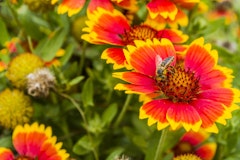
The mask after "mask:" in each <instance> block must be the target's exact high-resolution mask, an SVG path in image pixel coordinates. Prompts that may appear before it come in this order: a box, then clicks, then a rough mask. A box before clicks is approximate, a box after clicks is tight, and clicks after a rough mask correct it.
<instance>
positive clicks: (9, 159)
mask: <svg viewBox="0 0 240 160" xmlns="http://www.w3.org/2000/svg"><path fill="white" fill-rule="evenodd" d="M0 159H1V160H14V155H13V153H12V151H11V150H10V149H7V148H0Z"/></svg>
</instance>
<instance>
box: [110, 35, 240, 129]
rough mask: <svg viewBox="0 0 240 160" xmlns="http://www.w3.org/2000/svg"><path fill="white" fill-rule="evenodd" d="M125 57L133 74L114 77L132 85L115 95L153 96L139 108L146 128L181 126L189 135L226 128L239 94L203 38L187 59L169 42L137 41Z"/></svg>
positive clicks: (123, 86)
mask: <svg viewBox="0 0 240 160" xmlns="http://www.w3.org/2000/svg"><path fill="white" fill-rule="evenodd" d="M124 53H125V56H126V60H127V63H128V64H129V65H130V66H131V68H133V70H131V71H127V72H117V73H114V74H113V76H114V77H117V78H120V79H122V80H124V81H126V82H128V83H129V84H117V85H116V87H115V89H118V90H126V93H137V94H140V95H148V94H155V97H153V99H152V100H150V101H149V102H147V103H145V104H143V105H142V106H141V108H140V116H139V117H140V119H144V118H148V125H152V124H154V123H157V128H158V130H161V129H163V128H165V127H167V126H170V127H171V129H173V130H176V129H178V128H179V127H181V126H182V127H184V128H185V129H186V130H187V131H189V130H193V131H198V130H199V129H200V128H204V129H205V130H207V131H209V132H218V128H217V126H216V124H215V122H218V123H221V124H226V119H229V118H231V112H232V111H233V110H235V109H237V108H238V106H237V105H236V104H235V103H238V102H239V91H238V90H236V89H233V88H231V81H232V75H231V71H230V70H229V69H227V68H224V67H221V66H219V65H217V59H218V53H217V51H216V50H211V45H210V44H206V45H204V39H203V38H199V39H197V40H195V41H193V42H192V43H191V44H190V45H189V47H188V48H187V49H186V51H185V52H184V53H183V54H184V56H183V55H181V56H178V55H176V51H175V49H174V47H173V44H172V43H171V42H170V41H169V40H168V39H161V41H159V40H157V39H154V40H153V41H151V40H147V41H146V42H145V41H135V46H133V45H128V46H127V49H125V50H124Z"/></svg>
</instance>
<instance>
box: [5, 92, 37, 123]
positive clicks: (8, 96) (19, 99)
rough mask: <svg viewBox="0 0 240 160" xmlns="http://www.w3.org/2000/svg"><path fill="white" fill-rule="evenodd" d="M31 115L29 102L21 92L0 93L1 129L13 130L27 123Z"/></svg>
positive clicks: (31, 109) (31, 110)
mask: <svg viewBox="0 0 240 160" xmlns="http://www.w3.org/2000/svg"><path fill="white" fill-rule="evenodd" d="M32 113H33V108H32V106H31V100H30V98H29V97H28V96H26V95H24V93H23V92H21V91H19V90H17V89H14V90H12V91H11V90H10V89H5V90H4V91H2V92H1V93H0V117H1V118H0V125H2V126H3V127H5V128H15V126H17V125H19V124H24V123H27V122H29V119H30V117H32Z"/></svg>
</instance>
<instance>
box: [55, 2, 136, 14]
mask: <svg viewBox="0 0 240 160" xmlns="http://www.w3.org/2000/svg"><path fill="white" fill-rule="evenodd" d="M58 1H59V0H52V4H55V3H56V2H58ZM85 2H86V0H63V1H62V2H61V4H60V5H59V6H58V13H59V14H64V13H66V12H67V13H68V15H69V16H72V15H74V14H77V13H78V12H79V11H81V10H82V8H83V7H84V5H85ZM112 3H113V4H115V5H117V6H119V7H121V8H123V9H126V10H130V11H136V10H137V1H136V0H91V1H90V2H89V4H88V7H87V12H88V14H89V13H92V12H93V11H94V10H96V9H97V8H98V7H100V8H104V9H106V10H113V9H114V6H113V4H112Z"/></svg>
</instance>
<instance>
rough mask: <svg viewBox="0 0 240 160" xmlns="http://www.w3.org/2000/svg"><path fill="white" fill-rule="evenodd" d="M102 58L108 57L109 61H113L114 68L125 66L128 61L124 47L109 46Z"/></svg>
mask: <svg viewBox="0 0 240 160" xmlns="http://www.w3.org/2000/svg"><path fill="white" fill-rule="evenodd" d="M101 58H102V59H106V60H107V63H112V64H113V69H120V68H123V67H124V66H125V63H126V58H125V56H124V53H123V49H122V48H107V49H105V50H104V51H103V53H102V55H101Z"/></svg>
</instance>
